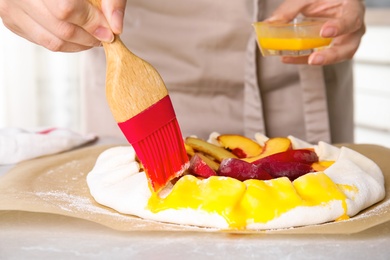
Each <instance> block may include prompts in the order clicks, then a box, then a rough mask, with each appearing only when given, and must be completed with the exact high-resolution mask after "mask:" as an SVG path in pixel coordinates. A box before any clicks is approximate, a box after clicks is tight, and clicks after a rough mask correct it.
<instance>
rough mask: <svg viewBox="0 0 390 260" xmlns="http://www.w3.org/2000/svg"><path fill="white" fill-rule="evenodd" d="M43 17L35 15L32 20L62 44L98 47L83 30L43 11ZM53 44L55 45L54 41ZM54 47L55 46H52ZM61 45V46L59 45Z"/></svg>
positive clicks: (93, 38)
mask: <svg viewBox="0 0 390 260" xmlns="http://www.w3.org/2000/svg"><path fill="white" fill-rule="evenodd" d="M44 11H45V12H43V13H44V14H43V15H36V16H33V17H32V18H33V19H34V20H35V21H36V22H37V24H39V25H41V26H42V27H43V28H45V29H46V30H47V31H48V32H50V34H51V35H53V36H55V37H56V38H58V39H60V40H62V41H63V42H64V43H65V42H67V43H73V44H75V45H81V46H86V47H87V46H88V47H94V46H99V45H100V44H101V43H100V41H99V40H97V39H96V38H95V37H93V36H92V35H91V34H89V33H88V32H87V31H85V30H84V29H83V28H81V27H79V26H77V25H75V24H73V23H69V22H66V21H61V20H58V19H57V18H56V17H54V16H53V15H52V14H51V13H50V11H49V10H44ZM54 43H57V41H55V42H54ZM58 44H59V43H58ZM53 45H55V44H53ZM60 45H63V44H60ZM49 49H62V48H57V47H56V46H53V47H49Z"/></svg>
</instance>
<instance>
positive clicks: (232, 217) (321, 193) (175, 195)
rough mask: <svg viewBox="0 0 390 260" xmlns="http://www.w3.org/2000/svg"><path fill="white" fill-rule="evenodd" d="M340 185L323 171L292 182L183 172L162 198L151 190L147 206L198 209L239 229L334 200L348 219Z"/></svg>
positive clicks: (160, 209) (157, 209)
mask: <svg viewBox="0 0 390 260" xmlns="http://www.w3.org/2000/svg"><path fill="white" fill-rule="evenodd" d="M344 188H345V189H347V188H348V187H339V186H338V185H337V184H335V183H334V182H333V181H332V180H331V179H330V178H329V177H328V176H327V175H326V174H325V173H323V172H316V173H308V174H306V175H304V176H301V177H300V178H298V179H296V180H294V181H293V182H291V181H290V180H289V179H288V178H286V177H282V178H277V179H272V180H267V181H261V180H254V179H251V180H246V181H244V182H241V181H239V180H236V179H233V178H229V177H218V176H212V177H209V178H207V179H198V178H196V177H195V176H192V175H186V176H183V177H182V178H180V179H179V180H178V181H177V182H176V184H175V185H174V186H173V188H172V190H171V192H170V193H169V194H168V195H167V196H166V197H165V198H161V197H160V196H159V195H158V194H157V193H154V194H153V195H152V196H151V198H150V199H149V202H148V209H150V210H151V211H152V212H154V213H157V212H160V211H163V210H167V209H176V210H179V209H188V208H190V209H193V210H202V211H205V212H208V213H210V214H219V215H220V216H222V217H223V218H224V219H225V220H226V221H227V223H228V224H229V226H230V227H231V228H237V229H243V228H245V227H246V226H247V224H251V223H266V222H268V221H271V220H273V219H275V218H278V217H279V216H281V215H282V214H283V213H286V212H288V211H290V210H292V209H294V208H296V207H300V206H302V207H314V206H326V204H327V203H329V202H331V201H333V200H337V201H340V202H341V204H342V207H343V211H344V213H343V214H342V215H341V216H340V217H339V219H340V220H341V219H347V218H348V216H347V204H346V196H345V194H344V193H343V192H342V190H343V189H344ZM350 190H352V188H350Z"/></svg>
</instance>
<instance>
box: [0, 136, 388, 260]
mask: <svg viewBox="0 0 390 260" xmlns="http://www.w3.org/2000/svg"><path fill="white" fill-rule="evenodd" d="M100 143H101V142H100ZM105 143H107V141H106V142H105ZM11 168H12V166H0V176H1V175H3V174H5V173H6V172H7V171H8V170H9V169H11ZM0 192H1V191H0ZM389 256H390V222H387V223H384V224H381V225H379V226H376V227H373V228H370V229H367V230H365V231H363V232H359V233H356V234H350V235H277V234H256V235H237V234H236V235H234V234H226V233H200V232H162V231H156V232H144V231H137V232H122V231H116V230H112V229H110V228H107V227H105V226H102V225H99V224H97V223H94V222H89V221H86V220H82V219H77V218H71V217H66V216H61V215H54V214H46V213H33V212H23V211H0V259H38V258H39V259H75V258H80V259H107V258H114V259H162V260H164V259H170V260H172V259H182V258H183V257H185V258H186V260H188V259H263V258H265V259H330V258H331V259H368V258H374V259H389Z"/></svg>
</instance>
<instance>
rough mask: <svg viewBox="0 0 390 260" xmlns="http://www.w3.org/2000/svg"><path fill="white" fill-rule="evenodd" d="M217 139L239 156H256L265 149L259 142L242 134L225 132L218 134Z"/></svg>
mask: <svg viewBox="0 0 390 260" xmlns="http://www.w3.org/2000/svg"><path fill="white" fill-rule="evenodd" d="M217 140H218V142H219V143H220V144H221V145H222V146H223V147H224V148H225V149H228V150H229V151H231V152H232V153H233V154H235V155H236V156H237V157H238V158H247V157H254V156H257V155H259V154H260V153H261V152H262V150H263V148H262V147H261V146H260V145H259V144H258V143H256V142H255V141H253V140H251V139H249V138H247V137H245V136H242V135H232V134H224V135H220V136H218V137H217Z"/></svg>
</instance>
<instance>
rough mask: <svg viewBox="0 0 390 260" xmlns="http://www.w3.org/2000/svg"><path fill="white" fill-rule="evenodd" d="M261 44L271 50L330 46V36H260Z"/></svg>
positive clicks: (296, 49)
mask: <svg viewBox="0 0 390 260" xmlns="http://www.w3.org/2000/svg"><path fill="white" fill-rule="evenodd" d="M258 41H259V44H260V45H261V47H262V48H264V49H269V50H278V51H281V50H292V51H301V50H310V49H316V48H320V47H324V46H328V45H329V44H330V43H331V41H332V39H330V38H321V37H318V38H259V39H258Z"/></svg>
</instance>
